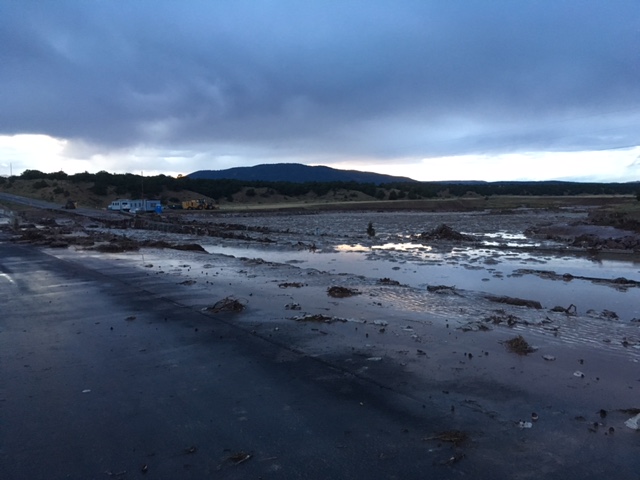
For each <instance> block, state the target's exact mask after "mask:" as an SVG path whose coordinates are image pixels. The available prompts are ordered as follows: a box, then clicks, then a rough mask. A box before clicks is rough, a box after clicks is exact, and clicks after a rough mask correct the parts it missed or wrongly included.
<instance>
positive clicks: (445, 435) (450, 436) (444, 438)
mask: <svg viewBox="0 0 640 480" xmlns="http://www.w3.org/2000/svg"><path fill="white" fill-rule="evenodd" d="M422 440H423V441H425V442H427V441H429V440H438V441H440V442H448V443H453V444H454V445H455V446H458V445H461V444H462V443H464V442H466V441H467V440H469V434H468V433H467V432H465V431H463V430H447V431H444V432H440V433H438V434H436V435H434V436H433V437H425V438H423V439H422Z"/></svg>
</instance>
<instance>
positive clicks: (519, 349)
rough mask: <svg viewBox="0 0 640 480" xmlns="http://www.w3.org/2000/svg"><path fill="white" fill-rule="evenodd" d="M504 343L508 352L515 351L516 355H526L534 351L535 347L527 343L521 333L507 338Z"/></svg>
mask: <svg viewBox="0 0 640 480" xmlns="http://www.w3.org/2000/svg"><path fill="white" fill-rule="evenodd" d="M504 343H505V345H506V346H507V348H508V349H509V351H510V352H513V353H517V354H518V355H528V354H530V353H533V352H535V351H536V349H535V348H533V347H532V346H531V345H529V343H528V342H527V341H526V340H525V339H524V337H523V336H522V335H518V336H517V337H513V338H512V339H511V340H507V341H506V342H504Z"/></svg>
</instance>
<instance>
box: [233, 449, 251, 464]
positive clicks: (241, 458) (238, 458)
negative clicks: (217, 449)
mask: <svg viewBox="0 0 640 480" xmlns="http://www.w3.org/2000/svg"><path fill="white" fill-rule="evenodd" d="M250 458H251V454H249V453H246V452H237V453H234V454H233V455H229V458H228V460H230V461H231V462H233V463H234V464H235V465H240V464H241V463H243V462H246V461H247V460H249V459H250Z"/></svg>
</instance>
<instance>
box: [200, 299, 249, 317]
mask: <svg viewBox="0 0 640 480" xmlns="http://www.w3.org/2000/svg"><path fill="white" fill-rule="evenodd" d="M245 307H246V302H244V303H243V302H241V301H240V300H238V299H237V298H235V297H231V296H230V297H225V298H223V299H222V300H218V301H217V302H216V303H214V304H213V305H212V306H211V307H206V308H204V311H206V312H211V313H223V312H232V313H234V312H235V313H238V312H242V311H243V310H244V309H245Z"/></svg>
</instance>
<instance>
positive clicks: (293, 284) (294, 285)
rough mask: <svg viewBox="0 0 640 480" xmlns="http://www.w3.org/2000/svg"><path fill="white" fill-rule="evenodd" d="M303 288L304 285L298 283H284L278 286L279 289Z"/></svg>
mask: <svg viewBox="0 0 640 480" xmlns="http://www.w3.org/2000/svg"><path fill="white" fill-rule="evenodd" d="M304 286H305V284H304V283H300V282H284V283H279V284H278V287H280V288H302V287H304Z"/></svg>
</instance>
